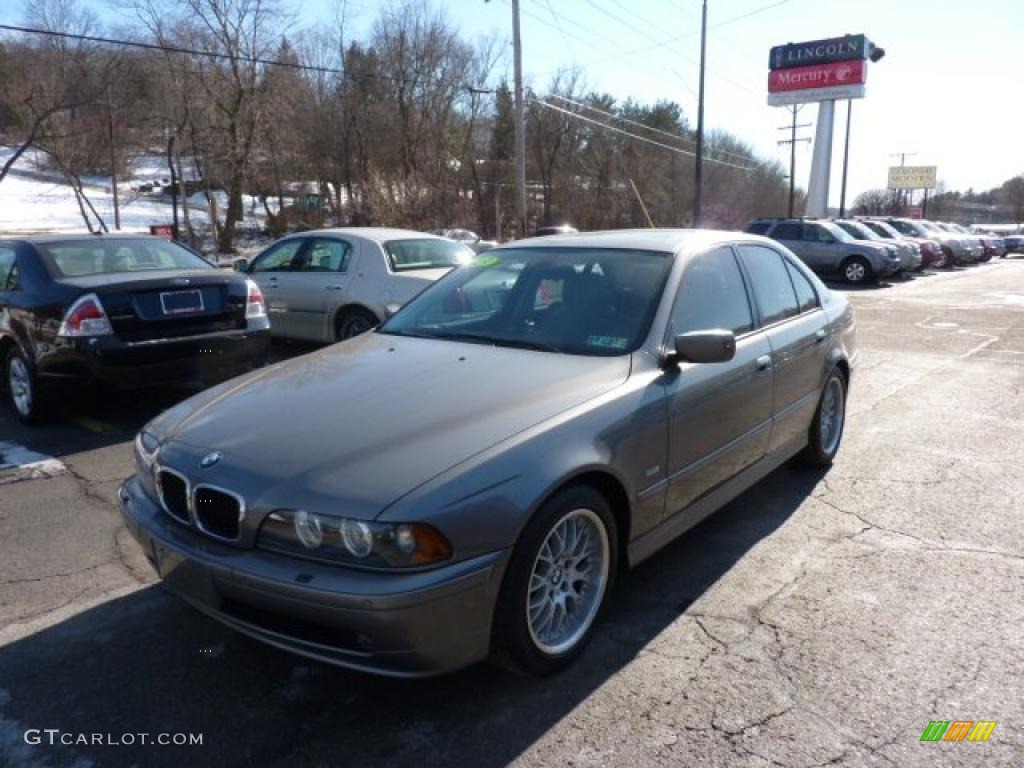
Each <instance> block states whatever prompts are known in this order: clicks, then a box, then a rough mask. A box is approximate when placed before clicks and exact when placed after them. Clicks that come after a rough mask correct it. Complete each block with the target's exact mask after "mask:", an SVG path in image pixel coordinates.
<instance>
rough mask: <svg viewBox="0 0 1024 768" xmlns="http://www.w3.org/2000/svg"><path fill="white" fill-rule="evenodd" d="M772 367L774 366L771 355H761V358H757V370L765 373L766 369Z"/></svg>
mask: <svg viewBox="0 0 1024 768" xmlns="http://www.w3.org/2000/svg"><path fill="white" fill-rule="evenodd" d="M771 367H772V358H771V355H761V356H760V357H759V358H757V370H758V371H759V372H761V373H764V372H765V371H767V370H768V369H769V368H771Z"/></svg>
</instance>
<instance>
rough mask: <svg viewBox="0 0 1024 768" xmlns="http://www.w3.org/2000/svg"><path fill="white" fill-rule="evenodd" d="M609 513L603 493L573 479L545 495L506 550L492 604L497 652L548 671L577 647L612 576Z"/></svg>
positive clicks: (536, 671) (526, 668) (535, 671)
mask: <svg viewBox="0 0 1024 768" xmlns="http://www.w3.org/2000/svg"><path fill="white" fill-rule="evenodd" d="M618 554H619V553H618V536H617V533H616V527H615V518H614V516H613V515H612V511H611V507H610V506H609V504H608V501H607V499H605V497H604V496H603V495H601V494H600V493H598V492H597V491H596V490H594V489H593V488H590V487H588V486H584V485H580V486H574V487H570V488H566V489H565V490H563V491H560V492H559V493H557V494H555V495H554V496H552V497H551V498H550V499H549V500H548V501H546V502H545V503H544V504H543V506H541V508H540V509H539V510H538V511H537V513H536V514H535V515H534V516H533V518H532V519H531V520H530V521H529V522H528V523H527V525H526V528H525V530H524V531H523V533H522V535H521V536H520V538H519V542H518V543H517V544H516V547H515V549H514V550H513V552H512V559H511V560H510V561H509V564H508V569H507V570H506V572H505V578H504V580H503V581H502V585H501V592H500V594H499V597H498V604H497V606H496V609H495V621H494V647H495V650H496V651H497V653H498V655H499V658H501V659H502V660H503V661H507V662H510V663H511V664H512V666H514V667H515V668H516V669H518V670H520V671H523V672H526V673H528V674H532V675H551V674H554V673H555V672H558V671H560V670H562V669H564V668H565V667H567V666H569V664H571V663H572V662H573V661H574V660H575V659H576V658H577V657H578V656H579V655H580V653H582V652H583V649H584V647H585V646H586V643H587V641H588V640H589V639H590V637H591V635H592V634H593V630H594V627H595V625H596V622H597V619H598V617H599V616H600V615H601V612H602V610H603V609H604V607H605V604H606V603H607V600H608V594H609V592H610V590H611V586H612V584H614V582H615V575H616V566H617V563H618Z"/></svg>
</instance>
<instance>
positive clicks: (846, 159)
mask: <svg viewBox="0 0 1024 768" xmlns="http://www.w3.org/2000/svg"><path fill="white" fill-rule="evenodd" d="M852 115H853V99H847V101H846V145H845V146H844V147H843V188H842V191H841V192H840V193H839V218H843V217H844V216H846V168H847V166H848V165H849V163H850V118H851V117H852Z"/></svg>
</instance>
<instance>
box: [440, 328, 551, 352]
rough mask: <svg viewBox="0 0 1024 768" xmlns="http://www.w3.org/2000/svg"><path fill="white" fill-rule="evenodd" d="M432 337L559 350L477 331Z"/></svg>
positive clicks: (542, 350) (545, 345)
mask: <svg viewBox="0 0 1024 768" xmlns="http://www.w3.org/2000/svg"><path fill="white" fill-rule="evenodd" d="M434 338H437V339H447V340H448V341H465V342H468V343H470V344H493V345H494V346H496V347H511V348H514V349H532V350H536V351H538V352H561V351H562V350H560V349H559V348H558V347H555V346H552V345H551V344H546V343H545V342H543V341H534V340H532V339H509V338H504V337H502V336H486V335H483V334H478V333H439V334H437V335H436V336H435V337H434Z"/></svg>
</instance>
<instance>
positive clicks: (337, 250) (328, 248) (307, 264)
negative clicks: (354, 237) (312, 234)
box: [299, 238, 352, 272]
mask: <svg viewBox="0 0 1024 768" xmlns="http://www.w3.org/2000/svg"><path fill="white" fill-rule="evenodd" d="M351 253H352V246H350V245H349V244H348V243H345V242H342V241H341V240H327V239H320V238H318V239H315V240H313V241H312V242H311V243H310V246H309V250H308V251H306V254H305V256H304V257H303V259H302V263H301V265H300V266H299V271H301V272H345V271H347V270H348V262H349V258H350V254H351Z"/></svg>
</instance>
